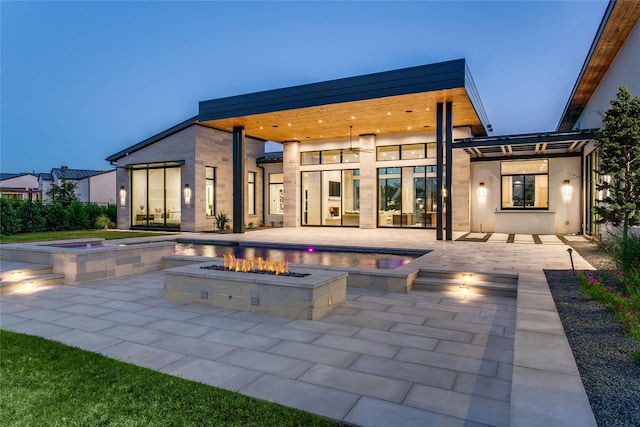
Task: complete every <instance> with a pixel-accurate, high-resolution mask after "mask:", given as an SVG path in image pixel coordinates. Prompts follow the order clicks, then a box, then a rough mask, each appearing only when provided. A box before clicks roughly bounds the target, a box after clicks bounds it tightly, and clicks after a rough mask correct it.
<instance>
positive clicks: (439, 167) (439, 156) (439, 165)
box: [436, 102, 444, 240]
mask: <svg viewBox="0 0 640 427" xmlns="http://www.w3.org/2000/svg"><path fill="white" fill-rule="evenodd" d="M443 107H444V105H443V104H442V102H438V103H437V104H436V239H437V240H442V172H443V169H444V168H443V162H442V161H443V151H444V150H443V147H442V136H443V135H442V134H443V129H442V124H443V123H442V119H443Z"/></svg>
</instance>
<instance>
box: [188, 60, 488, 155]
mask: <svg viewBox="0 0 640 427" xmlns="http://www.w3.org/2000/svg"><path fill="white" fill-rule="evenodd" d="M439 102H452V103H453V126H454V127H459V126H469V127H471V128H472V131H473V133H474V134H475V135H487V129H488V128H489V124H488V120H487V117H486V113H485V111H484V107H483V106H482V103H481V102H480V98H479V96H478V93H477V90H476V88H475V85H474V83H473V80H472V78H471V75H470V73H469V70H468V68H467V66H466V63H465V60H464V59H459V60H455V61H448V62H441V63H437V64H429V65H422V66H418V67H411V68H403V69H399V70H393V71H386V72H381V73H375V74H367V75H363V76H357V77H349V78H344V79H338V80H330V81H326V82H320V83H312V84H307V85H301V86H292V87H288V88H283V89H274V90H268V91H264V92H256V93H251V94H246V95H239V96H232V97H228V98H220V99H214V100H210V101H202V102H200V114H199V116H198V121H199V122H200V123H202V124H206V125H209V126H212V127H215V128H218V129H222V130H225V131H229V132H231V131H232V130H233V128H234V127H236V126H244V128H245V133H246V135H248V136H252V137H254V138H259V139H263V140H270V141H275V142H286V141H310V140H320V139H333V138H346V137H349V134H350V126H352V127H353V128H352V134H353V135H354V136H357V135H364V134H388V133H400V132H416V131H425V130H435V129H436V104H437V103H439Z"/></svg>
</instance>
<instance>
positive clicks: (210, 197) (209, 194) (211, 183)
mask: <svg viewBox="0 0 640 427" xmlns="http://www.w3.org/2000/svg"><path fill="white" fill-rule="evenodd" d="M205 171H206V172H205V191H206V198H207V200H206V213H207V215H208V216H213V215H215V214H216V211H215V209H216V206H215V200H216V199H215V179H216V170H215V168H213V167H210V166H207V167H205Z"/></svg>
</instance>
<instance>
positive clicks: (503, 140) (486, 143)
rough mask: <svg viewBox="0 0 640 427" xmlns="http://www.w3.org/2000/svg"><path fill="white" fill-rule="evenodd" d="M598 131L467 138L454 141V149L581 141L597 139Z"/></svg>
mask: <svg viewBox="0 0 640 427" xmlns="http://www.w3.org/2000/svg"><path fill="white" fill-rule="evenodd" d="M595 132H596V129H586V130H579V131H573V132H546V133H532V134H519V135H502V136H489V137H479V138H465V139H459V140H457V141H454V143H453V148H474V147H475V148H480V147H493V146H498V145H520V144H535V143H545V142H546V143H549V142H566V141H580V140H583V139H593V138H595Z"/></svg>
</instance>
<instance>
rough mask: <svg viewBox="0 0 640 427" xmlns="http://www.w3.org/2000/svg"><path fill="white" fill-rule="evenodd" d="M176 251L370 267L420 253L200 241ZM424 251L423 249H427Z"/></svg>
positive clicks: (381, 266)
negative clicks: (269, 246) (212, 243)
mask: <svg viewBox="0 0 640 427" xmlns="http://www.w3.org/2000/svg"><path fill="white" fill-rule="evenodd" d="M174 252H175V253H176V255H187V256H206V257H221V256H222V255H223V254H227V255H229V254H233V255H234V256H235V257H236V258H243V259H251V258H258V257H262V258H269V259H272V260H274V261H278V262H280V261H289V262H290V263H295V264H310V265H326V266H332V267H359V268H371V269H387V270H389V269H394V268H398V267H402V266H403V265H405V264H407V263H408V262H411V261H413V260H414V259H416V258H417V257H418V256H420V255H421V254H415V253H414V254H407V255H400V254H384V253H369V252H351V251H342V252H340V251H334V250H320V249H319V250H316V249H313V248H306V249H303V248H267V247H255V246H223V245H207V244H199V243H177V244H176V248H175V250H174ZM426 252H427V251H425V252H424V253H426Z"/></svg>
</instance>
